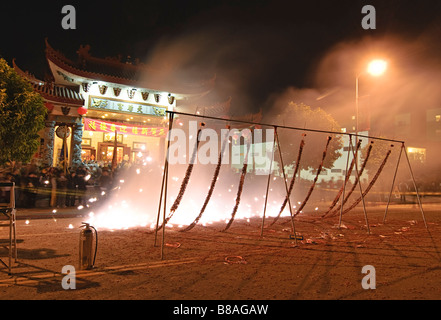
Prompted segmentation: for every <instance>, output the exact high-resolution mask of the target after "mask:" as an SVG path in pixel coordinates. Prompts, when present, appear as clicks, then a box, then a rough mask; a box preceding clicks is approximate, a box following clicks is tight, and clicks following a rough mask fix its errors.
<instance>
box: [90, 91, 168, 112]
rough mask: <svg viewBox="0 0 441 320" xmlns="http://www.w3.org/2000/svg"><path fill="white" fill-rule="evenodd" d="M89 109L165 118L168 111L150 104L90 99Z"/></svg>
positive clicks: (91, 97)
mask: <svg viewBox="0 0 441 320" xmlns="http://www.w3.org/2000/svg"><path fill="white" fill-rule="evenodd" d="M89 109H91V110H105V111H115V112H124V113H131V114H138V115H152V116H158V117H164V116H165V115H166V111H167V109H166V108H164V107H155V106H152V105H148V104H140V103H132V102H125V101H121V100H111V99H101V98H97V97H93V96H90V97H89Z"/></svg>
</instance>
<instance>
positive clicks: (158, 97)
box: [155, 93, 161, 103]
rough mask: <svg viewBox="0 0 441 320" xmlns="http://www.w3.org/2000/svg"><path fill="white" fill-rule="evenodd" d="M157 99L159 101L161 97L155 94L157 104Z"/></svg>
mask: <svg viewBox="0 0 441 320" xmlns="http://www.w3.org/2000/svg"><path fill="white" fill-rule="evenodd" d="M159 99H161V95H160V94H159V93H155V101H156V103H159Z"/></svg>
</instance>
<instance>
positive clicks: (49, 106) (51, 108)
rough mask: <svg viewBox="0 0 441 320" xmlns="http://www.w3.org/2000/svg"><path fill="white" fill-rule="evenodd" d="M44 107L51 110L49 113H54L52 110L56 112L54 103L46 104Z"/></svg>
mask: <svg viewBox="0 0 441 320" xmlns="http://www.w3.org/2000/svg"><path fill="white" fill-rule="evenodd" d="M44 106H45V107H46V108H47V109H48V110H49V112H52V110H54V105H53V104H52V103H49V102H45V103H44Z"/></svg>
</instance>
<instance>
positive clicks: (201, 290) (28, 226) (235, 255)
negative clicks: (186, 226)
mask: <svg viewBox="0 0 441 320" xmlns="http://www.w3.org/2000/svg"><path fill="white" fill-rule="evenodd" d="M440 209H441V206H440V205H425V206H424V213H425V218H426V221H427V226H428V230H426V228H425V226H424V222H423V219H422V215H421V212H420V211H419V209H418V208H417V207H415V206H413V205H401V206H399V205H394V206H392V207H391V208H390V209H389V212H388V216H387V220H386V223H385V224H383V223H382V219H383V215H384V207H381V206H380V207H373V208H368V219H369V226H370V232H371V233H370V234H368V233H367V228H366V225H365V218H364V214H363V211H362V210H354V211H353V212H350V213H348V214H347V215H345V216H343V221H342V225H341V228H337V227H336V224H337V223H338V217H336V218H332V219H327V220H318V221H313V220H310V219H309V218H307V217H305V218H299V219H296V220H295V228H296V231H297V234H298V235H302V236H303V240H298V243H297V246H296V244H295V240H294V239H291V238H290V233H291V223H290V220H289V219H287V218H284V219H283V221H279V222H277V223H276V224H274V225H273V226H272V227H268V228H265V229H264V232H263V237H260V235H261V229H260V223H261V221H260V219H252V220H251V221H250V222H245V221H235V222H234V223H233V225H232V227H231V228H230V229H229V230H228V231H227V232H220V230H221V229H222V226H221V225H211V226H210V227H202V226H197V227H195V228H194V229H193V230H191V231H188V232H180V231H178V230H177V229H170V228H167V229H166V232H165V245H164V247H163V248H164V251H163V259H161V248H162V246H161V240H162V232H159V233H158V238H157V246H154V240H155V234H154V233H151V232H148V230H147V229H143V228H138V229H129V230H120V231H105V230H98V251H97V257H96V263H95V268H94V269H93V270H76V289H74V290H73V289H71V290H65V289H63V287H62V279H63V277H64V276H65V274H63V273H62V268H63V266H65V265H73V266H75V267H76V268H77V267H78V256H79V254H78V247H79V233H80V229H79V226H80V225H81V222H82V221H83V220H84V219H83V218H78V217H74V218H58V219H55V218H53V219H30V220H28V221H26V220H23V219H22V220H18V221H17V239H18V261H17V263H15V264H14V268H13V275H12V276H11V275H8V273H7V269H6V268H4V267H3V266H1V269H0V299H3V300H8V299H13V300H23V299H26V300H28V299H39V300H52V299H56V300H108V299H113V300H138V299H140V300H245V299H250V300H311V299H315V300H316V299H319V300H331V299H332V300H335V299H339V300H353V299H357V300H358V299H363V300H364V299H368V300H395V299H421V300H427V299H440V298H441V289H440V288H441V264H440V262H441V252H440V247H441V241H440V240H441V232H440V231H441V214H440V213H441V212H440ZM270 221H271V219H268V220H267V222H270ZM69 225H71V227H69ZM7 239H8V229H7V228H1V230H0V241H1V243H2V245H3V246H4V245H5V244H6V243H7V241H8V240H7ZM0 256H1V258H2V259H3V260H4V261H7V250H6V248H4V247H2V248H1V251H0ZM365 265H371V266H373V267H374V268H375V276H376V278H375V280H376V283H375V284H376V288H375V289H368V290H366V289H363V287H362V280H363V277H365V276H366V275H367V273H366V274H364V273H362V268H363V266H365ZM371 275H372V274H371Z"/></svg>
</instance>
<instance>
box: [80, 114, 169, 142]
mask: <svg viewBox="0 0 441 320" xmlns="http://www.w3.org/2000/svg"><path fill="white" fill-rule="evenodd" d="M84 130H88V131H98V132H108V133H115V132H116V133H117V134H130V135H137V136H144V137H163V136H165V134H166V133H167V129H166V128H151V127H144V126H136V125H129V124H127V123H115V122H109V121H101V120H96V119H90V118H84Z"/></svg>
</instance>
